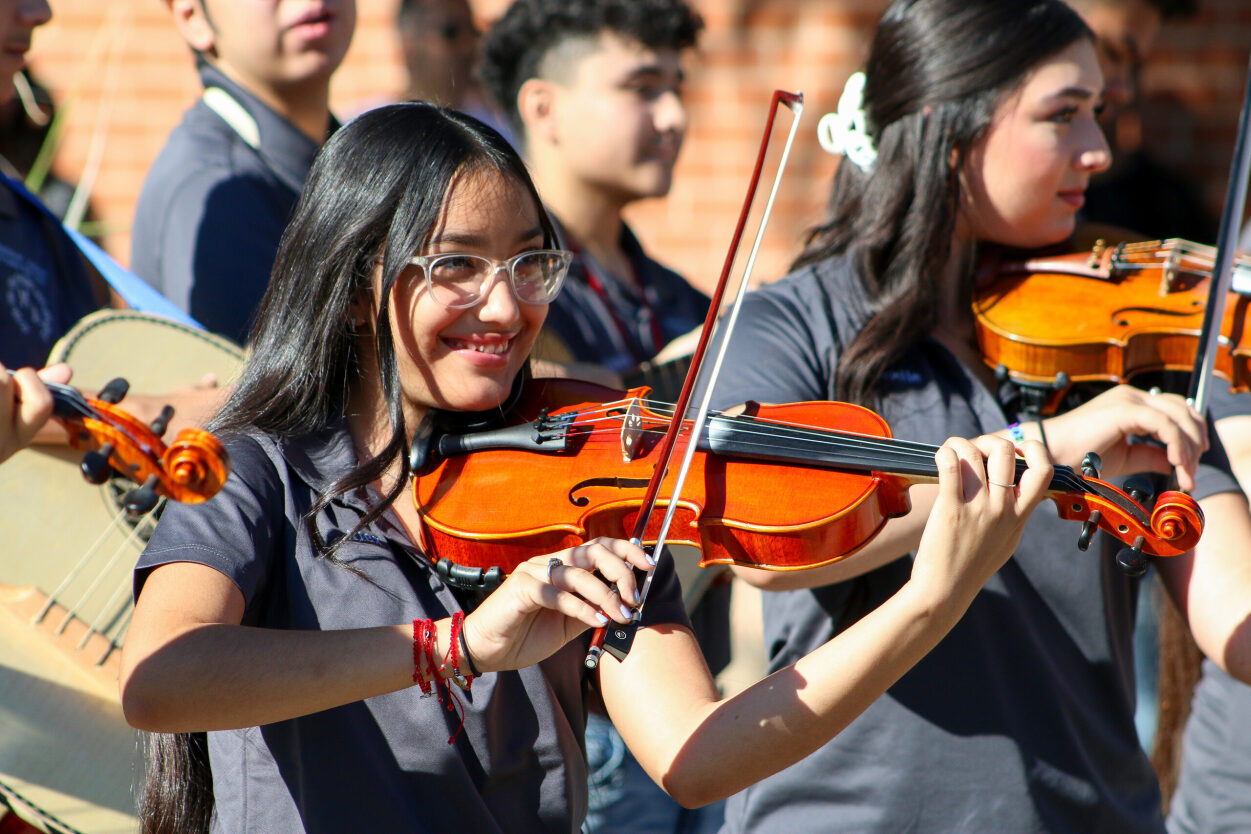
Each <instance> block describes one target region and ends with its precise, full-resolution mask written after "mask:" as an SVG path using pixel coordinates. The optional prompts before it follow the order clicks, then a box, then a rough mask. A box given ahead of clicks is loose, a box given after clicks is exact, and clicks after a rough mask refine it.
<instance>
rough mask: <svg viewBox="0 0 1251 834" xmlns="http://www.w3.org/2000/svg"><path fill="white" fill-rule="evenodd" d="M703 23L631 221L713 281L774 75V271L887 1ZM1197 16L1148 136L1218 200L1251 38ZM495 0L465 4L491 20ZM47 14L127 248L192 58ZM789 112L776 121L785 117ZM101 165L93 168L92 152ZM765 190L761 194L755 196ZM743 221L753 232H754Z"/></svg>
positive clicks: (770, 264) (81, 15) (348, 87)
mask: <svg viewBox="0 0 1251 834" xmlns="http://www.w3.org/2000/svg"><path fill="white" fill-rule="evenodd" d="M357 2H358V13H359V25H358V28H357V33H356V38H355V40H354V41H353V45H352V49H351V51H350V52H349V54H348V57H347V60H346V62H345V64H344V66H343V68H342V70H341V71H340V72H339V74H338V75H337V76H336V79H335V83H334V88H333V102H334V105H335V107H336V108H338V109H340V110H343V109H347V108H349V107H350V106H351V105H352V104H353V103H354V102H359V101H362V100H369V99H371V98H376V97H379V96H383V95H386V94H387V93H388V92H389V91H393V90H395V89H397V88H398V86H399V83H400V70H399V66H398V48H397V46H396V44H395V40H394V37H393V36H392V32H391V19H392V15H393V9H394V6H395V0H357ZM696 2H697V3H698V5H699V7H700V8H701V10H702V11H703V13H704V16H705V18H706V21H707V24H708V28H707V30H706V32H705V34H704V37H703V39H702V42H701V46H700V50H699V54H698V55H696V56H695V57H694V60H693V61H692V62H691V66H690V72H689V74H690V84H689V87H688V102H689V106H690V121H691V131H690V135H689V138H688V141H687V145H686V148H685V150H684V151H683V156H682V158H681V160H680V162H679V167H678V172H677V176H676V184H675V187H674V190H673V193H672V195H671V196H670V197H669V199H668V200H666V201H655V202H652V203H648V204H640V205H638V206H636V207H634V208H633V209H632V210H631V213H630V214H631V220H632V222H634V224H635V225H636V227H637V228H638V230H639V232H640V235H641V236H642V238H643V239H644V241H645V242H646V243H647V245H648V246H649V248H650V249H651V250H653V252H654V253H655V254H656V255H657V256H658V257H660V258H661V259H662V260H665V261H667V262H668V263H670V264H671V265H673V266H674V267H675V268H677V269H679V270H680V271H682V272H684V273H685V274H687V275H689V276H690V277H691V278H692V280H693V281H694V282H696V283H697V284H700V285H703V286H707V285H708V284H709V283H710V282H712V281H715V279H716V276H717V274H718V273H719V271H720V266H721V261H722V259H723V258H724V253H725V248H726V246H727V244H728V242H729V238H730V235H731V233H732V230H733V227H734V223H735V220H736V219H737V215H738V210H739V205H740V203H741V201H742V195H743V193H744V190H745V188H746V184H747V178H748V176H749V174H750V170H751V166H752V163H753V161H754V157H755V149H756V147H757V144H758V142H759V138H760V131H761V129H762V127H763V123H764V117H765V113H766V107H767V104H768V100H769V95H770V93H771V91H772V90H773V89H774V88H775V87H781V88H785V89H790V90H801V91H803V92H804V93H805V95H806V97H807V111H806V113H805V116H804V124H803V126H802V128H801V133H800V137H799V139H798V140H797V142H796V147H795V150H794V152H793V155H792V159H791V163H790V167H789V169H788V172H787V175H786V178H785V180H784V183H783V186H782V189H781V191H780V193H779V196H778V207H777V209H776V211H775V215H774V218H773V221H772V223H771V225H770V228H769V233H768V235H767V237H766V241H765V247H764V249H763V251H762V255H761V260H760V263H759V265H758V267H757V273H756V274H757V277H758V278H761V279H767V278H770V277H776V276H777V275H780V274H781V273H782V272H783V271H784V268H785V264H786V263H787V262H788V261H789V259H790V258H791V257H792V256H793V255H794V254H795V251H796V247H797V241H798V239H799V236H800V234H801V232H802V230H803V229H804V228H806V227H807V226H809V225H811V224H812V222H814V221H815V220H816V219H817V218H818V217H819V216H820V214H821V209H822V206H823V205H824V202H825V197H826V191H827V188H828V184H829V179H830V176H831V174H832V172H833V169H834V160H833V159H832V158H830V157H828V156H827V155H825V154H824V153H822V151H821V150H820V148H819V147H818V145H817V143H816V140H815V133H814V126H815V124H816V121H817V118H819V116H820V115H821V114H822V113H824V112H825V111H826V110H829V109H831V108H832V107H833V106H834V104H835V103H836V101H837V98H838V94H839V92H840V91H841V89H842V85H843V81H844V80H845V79H846V77H847V75H848V74H849V73H851V72H852V71H854V70H855V69H856V67H857V66H858V65H859V64H860V63H861V62H862V60H863V57H864V49H865V45H866V40H867V37H868V33H869V32H870V31H871V29H872V26H873V23H874V21H875V20H876V18H877V16H878V14H879V13H880V11H881V9H882V8H883V7H884V5H885V0H696ZM1201 2H1202V5H1203V7H1204V10H1203V12H1202V14H1201V15H1200V16H1199V17H1198V18H1197V19H1195V20H1191V21H1186V22H1183V23H1177V24H1170V25H1169V26H1168V27H1167V28H1166V30H1165V32H1164V33H1163V35H1162V38H1161V41H1160V44H1159V49H1158V52H1157V54H1156V56H1155V61H1154V63H1153V65H1152V66H1151V67H1150V68H1149V70H1148V71H1147V72H1146V73H1145V76H1144V79H1143V82H1144V88H1145V91H1146V102H1145V118H1144V128H1145V129H1144V131H1143V141H1144V143H1145V144H1146V145H1147V147H1148V148H1149V149H1150V150H1152V151H1153V152H1154V153H1156V154H1157V155H1158V156H1159V157H1160V158H1162V159H1163V160H1165V161H1167V162H1169V163H1170V164H1172V165H1174V166H1176V167H1177V168H1179V169H1180V170H1182V171H1183V172H1185V173H1186V174H1187V175H1188V176H1191V177H1193V178H1195V180H1196V182H1197V183H1198V184H1199V185H1200V188H1201V190H1202V193H1203V195H1204V197H1205V199H1206V201H1207V202H1208V204H1209V205H1210V206H1211V208H1212V211H1214V212H1216V211H1218V210H1219V207H1220V203H1221V201H1222V200H1223V198H1224V193H1225V180H1226V178H1227V176H1228V172H1229V164H1230V162H1229V160H1230V155H1231V153H1232V145H1233V136H1234V132H1235V129H1236V125H1237V116H1238V108H1239V105H1240V101H1241V95H1242V88H1243V85H1244V83H1245V74H1246V67H1247V55H1248V51H1249V50H1251V3H1248V2H1247V0H1201ZM506 3H507V0H476V2H475V3H474V8H475V11H476V12H477V13H478V14H479V15H480V16H481V17H482V18H483V20H489V19H490V18H491V17H493V16H494V15H496V14H498V13H499V11H500V10H501V9H503V8H504V7H505V5H506ZM53 6H54V11H55V13H56V18H55V19H54V20H53V21H52V23H51V24H49V25H48V26H46V27H44V29H43V30H41V31H39V32H38V33H36V36H35V48H34V50H33V52H32V56H31V65H32V67H33V69H34V71H35V72H36V73H37V74H38V76H39V77H40V78H41V79H42V80H43V81H44V82H45V83H46V84H48V85H49V86H50V87H51V89H52V90H53V93H54V95H55V96H56V97H57V100H58V101H59V102H62V103H63V104H64V105H66V107H67V117H66V123H67V131H66V139H65V141H64V143H63V145H62V147H61V149H60V152H59V154H58V157H57V165H56V168H57V170H58V171H59V172H60V173H61V174H62V175H64V176H66V177H67V178H71V179H78V178H80V177H82V176H84V172H87V173H88V174H90V173H91V170H90V169H92V168H94V169H95V174H94V175H95V185H94V188H93V191H92V200H93V206H94V209H95V212H96V215H97V216H98V217H99V218H101V219H102V220H103V221H104V222H105V224H106V228H107V230H108V233H107V235H106V237H105V245H106V246H107V248H108V249H109V251H111V252H112V253H113V254H114V255H115V256H117V257H118V258H119V259H120V260H122V261H123V262H125V261H126V260H127V259H128V255H129V247H130V237H129V225H130V219H131V214H132V211H133V208H134V202H135V198H136V195H137V193H138V190H139V186H140V183H141V182H142V180H143V175H144V172H145V170H146V168H147V166H148V164H150V162H151V160H152V159H153V158H154V157H155V155H156V153H157V151H158V150H159V149H160V147H161V145H162V143H163V142H164V138H165V135H166V133H167V132H168V131H169V129H170V128H171V127H172V126H173V125H174V124H175V123H176V122H177V121H178V118H179V115H180V113H181V111H182V110H183V109H184V108H185V107H186V106H187V105H188V103H189V102H190V101H191V100H192V98H193V97H194V96H195V95H196V94H197V92H198V85H197V83H196V79H195V77H194V74H193V71H192V67H191V59H190V56H189V53H188V51H187V49H186V47H185V45H184V44H183V43H182V41H181V39H180V38H179V36H178V34H177V32H176V31H175V29H174V27H173V24H172V22H171V20H170V17H169V14H168V12H167V11H166V10H165V7H164V4H163V3H161V2H159V0H117V1H116V2H109V3H102V2H100V0H53ZM786 124H787V119H786V117H782V119H781V126H782V128H783V129H784V128H785V127H786ZM93 158H95V159H98V164H97V165H94V166H93V165H92V163H91V160H92V159H93ZM762 196H763V195H762ZM751 229H752V227H751V226H749V230H751Z"/></svg>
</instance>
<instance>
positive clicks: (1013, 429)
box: [1008, 423, 1025, 443]
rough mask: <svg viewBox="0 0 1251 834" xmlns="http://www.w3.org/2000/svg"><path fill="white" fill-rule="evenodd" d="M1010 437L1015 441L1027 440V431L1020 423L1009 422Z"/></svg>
mask: <svg viewBox="0 0 1251 834" xmlns="http://www.w3.org/2000/svg"><path fill="white" fill-rule="evenodd" d="M1008 437H1010V438H1012V442H1013V443H1021V442H1023V441H1024V440H1025V432H1024V430H1022V429H1021V424H1020V423H1009V424H1008Z"/></svg>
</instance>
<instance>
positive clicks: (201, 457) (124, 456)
mask: <svg viewBox="0 0 1251 834" xmlns="http://www.w3.org/2000/svg"><path fill="white" fill-rule="evenodd" d="M127 387H128V386H127V385H126V383H125V381H124V380H114V381H113V382H110V383H109V384H108V385H106V386H105V388H104V390H103V391H101V396H100V397H99V398H89V397H85V396H83V395H82V394H81V393H80V392H79V391H77V390H75V389H73V388H70V387H69V386H65V385H57V386H52V385H50V386H49V389H50V390H51V391H52V397H53V401H54V403H55V405H54V412H53V413H54V416H55V417H56V418H57V419H58V420H59V421H60V422H61V424H62V425H64V426H65V429H66V432H67V433H68V435H69V444H70V446H72V447H73V448H75V449H77V450H79V451H81V452H84V455H83V460H82V472H83V477H84V479H86V480H87V481H88V482H90V483H94V484H102V483H104V482H105V481H107V480H108V479H109V478H110V477H112V476H113V475H114V473H116V474H117V475H120V476H121V477H124V478H126V479H128V480H130V481H133V482H134V483H136V484H139V486H138V487H137V488H136V489H133V490H131V491H130V492H129V493H127V495H126V497H125V498H124V499H123V504H124V505H125V507H126V508H127V510H128V511H130V512H132V513H136V514H140V513H146V512H150V511H151V510H152V509H154V508H155V507H156V504H157V502H158V500H159V498H161V497H165V498H169V499H172V500H174V501H180V502H183V503H188V504H198V503H200V502H202V501H207V500H208V499H209V498H212V497H213V496H214V495H216V494H217V492H218V490H220V489H221V488H222V485H223V484H224V483H225V482H226V478H227V477H229V475H230V456H229V455H228V454H227V452H226V448H225V447H224V446H223V445H222V443H221V441H220V440H218V439H217V438H216V437H215V436H214V435H212V434H211V433H209V432H206V431H203V430H201V429H194V428H188V429H183V430H182V431H180V432H179V433H178V436H177V437H176V438H175V439H174V441H173V442H172V443H171V444H169V445H168V446H167V445H166V444H165V442H164V441H162V440H161V435H162V434H163V433H164V432H165V429H166V427H167V426H168V425H169V420H170V418H171V417H172V416H173V409H171V408H169V407H168V406H166V407H165V408H164V409H163V410H162V412H161V414H160V415H159V416H158V417H157V418H156V419H155V420H154V421H153V424H152V425H151V426H148V425H147V424H145V423H144V422H143V421H141V420H139V419H138V418H136V417H135V416H133V415H132V414H129V413H128V412H126V411H125V410H123V409H122V408H120V407H118V405H117V402H118V401H120V400H121V398H122V397H123V396H125V392H126V389H127Z"/></svg>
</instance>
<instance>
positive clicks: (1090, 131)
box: [1074, 119, 1112, 174]
mask: <svg viewBox="0 0 1251 834" xmlns="http://www.w3.org/2000/svg"><path fill="white" fill-rule="evenodd" d="M1085 134H1086V135H1084V136H1083V137H1082V139H1083V142H1082V145H1081V148H1080V150H1078V152H1077V157H1076V158H1075V160H1074V165H1075V166H1076V167H1077V168H1078V169H1079V170H1082V171H1085V172H1087V173H1090V174H1098V173H1100V172H1101V171H1106V170H1108V167H1109V166H1110V165H1111V164H1112V149H1111V148H1110V147H1108V140H1107V137H1105V136H1104V135H1103V129H1102V128H1101V127H1099V123H1098V122H1096V121H1095V120H1094V119H1091V120H1090V124H1089V127H1088V128H1087V130H1086V131H1085Z"/></svg>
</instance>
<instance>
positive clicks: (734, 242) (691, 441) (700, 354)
mask: <svg viewBox="0 0 1251 834" xmlns="http://www.w3.org/2000/svg"><path fill="white" fill-rule="evenodd" d="M779 105H784V106H785V107H787V108H788V109H789V110H790V111H791V112H792V113H794V114H795V118H794V120H793V121H792V122H791V129H790V133H789V134H788V135H787V137H786V145H785V146H784V147H783V149H782V155H781V158H780V159H779V160H778V168H777V173H776V174H775V175H774V178H773V187H772V189H771V190H770V192H769V199H768V201H767V202H766V203H765V207H764V211H763V213H762V214H761V217H760V226H759V228H758V229H757V232H756V239H755V241H754V242H753V244H752V248H751V253H750V254H749V256H748V258H747V265H746V266H745V267H744V269H743V277H742V280H741V281H740V282H739V285H738V293H737V295H736V296H735V298H734V304H733V307H732V308H731V309H730V311H729V313H728V314H727V316H726V320H725V323H724V334H723V336H722V338H721V346H720V350H719V351H718V352H717V356H716V359H715V361H714V363H713V365H712V370H711V371H710V372H709V374H708V378H707V381H706V384H705V386H704V392H703V396H702V398H701V399H700V403H699V409H698V411H697V413H696V416H695V418H694V419H693V421H692V423H691V431H690V436H689V438H688V440H687V445H686V448H685V451H684V453H683V455H682V462H681V464H680V466H679V469H678V473H677V476H676V478H675V480H674V485H673V492H672V494H671V495H670V497H669V504H668V506H667V508H666V510H665V516H664V519H663V520H662V522H661V526H660V532H659V534H658V536H657V538H656V544H655V545H653V547H652V553H653V554H655V558H656V559H657V560H659V558H660V556H661V554H663V553H664V546H665V541H666V539H667V537H668V535H669V526H670V524H671V523H672V521H673V517H674V514H675V513H676V512H677V509H678V499H679V497H680V496H681V494H682V487H683V485H684V484H685V483H686V474H687V471H688V470H689V469H690V466H691V460H692V458H693V457H694V455H695V449H696V447H697V446H698V444H699V435H700V432H702V431H703V428H704V422H705V420H706V419H707V416H708V411H709V409H710V407H711V403H712V394H713V389H714V387H715V386H716V383H717V378H718V377H719V376H720V374H721V365H722V362H723V361H724V359H725V354H726V348H727V346H728V345H729V343H730V334H731V333H732V332H733V331H734V325H735V322H737V321H738V312H739V308H740V307H742V304H743V298H744V296H745V295H746V294H747V287H748V284H749V283H750V279H751V273H752V269H753V268H754V266H755V263H756V255H757V254H758V253H759V251H760V245H761V242H762V241H763V239H764V232H765V227H766V226H767V225H768V223H769V216H770V215H771V214H772V212H773V204H774V201H775V200H776V198H777V194H778V189H779V187H780V186H781V183H782V173H783V172H784V171H785V170H786V163H787V160H788V159H789V158H790V152H791V146H792V145H793V144H794V143H795V135H796V133H797V132H798V130H799V117H800V116H801V115H802V114H803V110H804V96H803V93H789V92H786V91H784V90H774V92H773V98H772V100H771V102H770V106H769V119H768V121H767V122H765V129H764V138H763V139H762V140H761V143H760V150H759V152H758V153H757V155H756V165H755V168H754V170H753V171H752V177H751V183H750V185H749V186H748V188H747V197H746V199H745V200H744V201H743V208H742V211H740V212H739V217H738V224H737V225H736V226H735V228H734V237H733V238H732V239H731V241H730V248H729V251H728V252H727V253H726V256H725V264H724V265H723V266H722V268H721V277H720V278H719V279H718V280H717V288H716V290H715V292H713V295H712V299H711V301H710V303H709V305H708V316H707V318H706V319H705V320H704V326H703V329H702V330H701V332H700V336H699V344H698V345H696V347H695V352H694V353H693V354H692V355H691V367H690V370H689V371H687V374H686V380H685V381H684V382H683V384H682V392H681V393H680V394H679V395H678V401H677V403H676V404H675V405H674V409H673V418H672V419H671V420H670V422H669V428H668V429H667V430H666V432H665V437H664V440H663V441H662V442H661V446H660V450H659V453H658V460H657V463H656V468H655V469H654V470H653V472H652V477H651V480H650V481H649V482H648V484H647V491H646V492H645V493H644V495H643V502H642V505H641V506H640V508H639V513H638V516H637V517H636V520H635V523H634V530H633V531H632V533H631V535H630V541H631V542H633V543H634V544H636V545H639V546H642V543H643V536H644V535H645V534H646V532H647V527H648V525H649V523H650V522H651V514H652V511H653V510H654V509H655V506H656V501H657V499H658V498H659V495H660V485H661V483H662V482H663V481H664V479H665V477H666V476H667V475H668V472H669V463H670V461H671V460H672V458H673V452H674V449H675V447H676V445H677V440H678V435H679V433H680V432H681V430H682V424H683V418H684V415H685V414H686V411H687V407H688V406H689V405H690V400H691V396H692V394H693V393H694V390H695V382H696V381H697V380H698V379H699V377H700V375H701V373H702V367H703V364H704V358H705V354H706V353H707V352H708V343H709V340H710V337H711V336H712V332H713V330H714V328H715V327H716V325H717V316H718V314H719V313H720V311H721V301H722V297H723V296H724V295H725V288H726V285H727V284H728V283H729V277H730V270H731V269H732V268H733V266H734V260H735V258H736V256H737V254H738V247H739V242H740V241H741V240H742V237H743V229H744V227H745V226H746V225H747V216H748V215H749V214H750V213H751V207H752V203H753V202H754V201H755V197H756V188H757V186H758V185H759V184H760V175H761V172H762V171H763V170H764V163H765V156H766V154H767V153H768V150H769V139H770V137H771V136H772V135H773V122H774V119H775V118H776V116H777V112H778V107H779ZM655 575H656V572H655V571H652V572H650V573H648V574H647V578H646V579H645V580H644V581H643V589H642V591H641V592H640V596H641V601H640V602H639V605H638V607H637V610H636V612H635V618H634V621H633V622H631V623H630V624H628V625H624V626H622V625H614V626H612V627H611V629H608V628H606V627H600V628H598V629H596V630H595V634H594V636H593V637H592V638H591V647H590V649H589V650H588V651H587V655H586V660H585V665H586V668H588V669H594V668H596V667H597V666H598V665H599V661H600V658H601V657H602V655H603V653H604V652H608V653H609V654H611V655H612V656H613V657H615V658H617V659H618V660H624V659H625V656H626V654H627V653H628V652H629V651H630V646H631V645H632V644H633V642H634V634H635V631H636V630H637V628H638V623H639V619H640V618H641V616H642V612H643V606H644V605H645V604H646V603H647V594H648V592H649V591H650V590H651V585H652V577H654V576H655Z"/></svg>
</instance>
